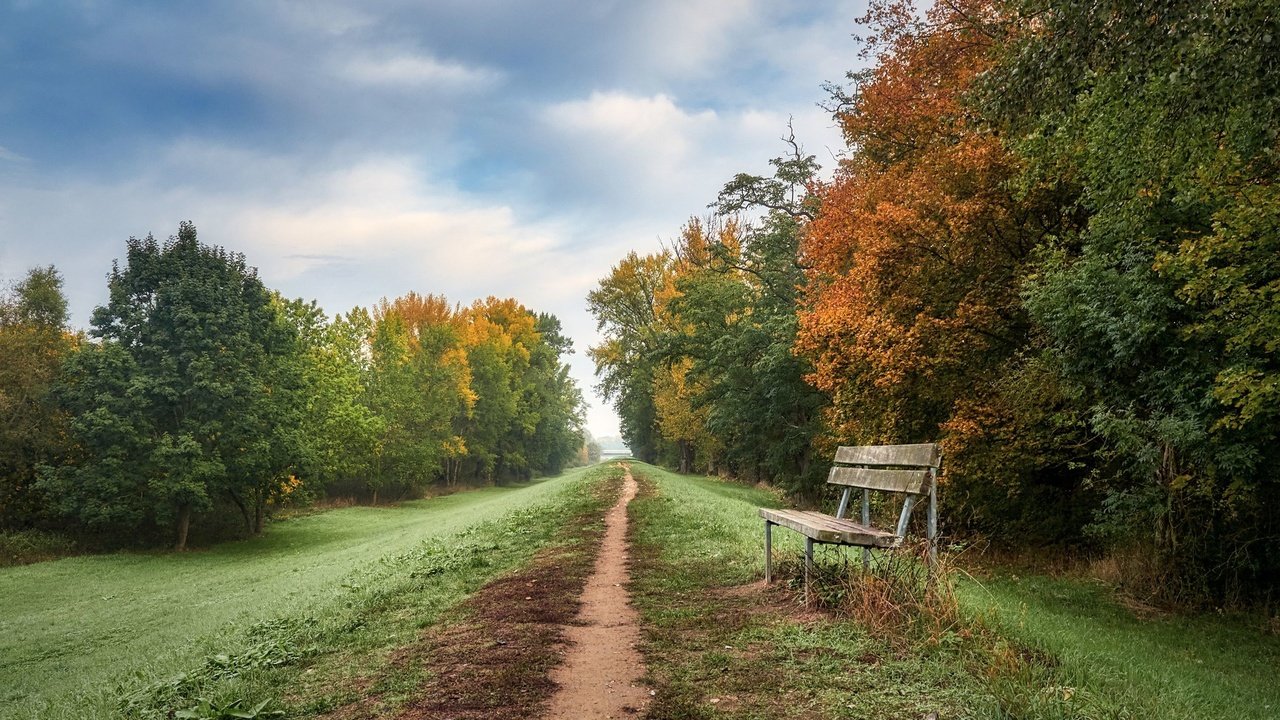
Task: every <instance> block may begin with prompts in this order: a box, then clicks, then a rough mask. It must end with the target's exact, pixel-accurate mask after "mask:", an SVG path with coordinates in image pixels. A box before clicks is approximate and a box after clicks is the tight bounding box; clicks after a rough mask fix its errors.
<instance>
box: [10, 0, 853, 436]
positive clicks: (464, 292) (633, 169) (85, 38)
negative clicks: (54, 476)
mask: <svg viewBox="0 0 1280 720" xmlns="http://www.w3.org/2000/svg"><path fill="white" fill-rule="evenodd" d="M863 5H864V1H863V0H857V1H856V2H839V1H834V0H833V1H832V2H805V3H791V2H776V1H775V2H769V1H767V0H683V1H662V0H660V1H655V2H645V1H641V0H633V1H630V2H615V1H613V0H599V1H597V2H567V1H561V0H538V1H531V2H494V1H491V0H469V1H466V2H462V1H453V0H446V1H435V2H382V1H376V0H375V1H366V2H361V3H338V2H325V1H323V0H306V1H302V2H284V1H280V0H276V1H272V0H258V1H254V2H230V1H224V2H201V3H196V2H139V1H136V0H135V1H133V2H111V1H101V2H99V1H96V0H81V1H79V2H56V1H54V0H33V1H31V2H4V0H0V68H3V82H0V281H4V282H9V281H12V280H15V279H18V278H20V277H21V276H22V275H23V274H24V273H25V271H26V269H27V268H29V267H31V266H34V265H41V264H48V263H53V264H55V265H57V266H58V268H59V269H60V270H61V271H62V273H63V275H64V277H65V279H66V284H67V294H68V297H69V299H70V302H71V310H72V323H73V324H74V325H76V326H77V327H85V326H87V325H88V321H89V315H90V312H91V310H92V308H93V307H94V306H95V305H97V304H99V303H101V302H103V301H105V299H106V282H105V278H106V274H107V272H108V271H109V270H110V267H111V262H112V260H113V259H114V258H117V257H120V256H122V255H123V250H124V243H125V240H126V239H127V238H128V237H129V236H131V235H133V236H144V235H146V234H147V233H153V234H154V235H156V236H157V237H166V236H168V235H170V234H172V233H174V232H176V229H177V226H178V222H179V221H180V220H187V219H189V220H192V221H194V222H195V223H196V226H197V228H198V229H199V231H200V235H201V238H202V239H203V240H204V241H205V242H208V243H212V244H218V245H223V246H225V247H228V248H230V249H232V250H236V251H238V252H243V253H245V255H246V256H247V257H248V260H249V262H250V264H252V265H255V266H257V267H258V268H259V271H260V274H261V276H262V278H263V280H264V281H265V282H266V283H267V285H268V286H270V287H273V288H276V289H278V290H280V291H281V292H283V293H284V294H285V295H288V296H290V297H304V298H307V299H312V298H314V299H316V300H318V301H319V302H320V304H321V305H322V306H323V307H324V308H325V309H326V310H328V311H329V312H331V313H333V312H337V311H343V310H347V309H349V308H351V307H352V306H355V305H366V306H367V305H370V304H372V303H374V302H376V301H377V300H378V299H379V298H380V297H383V296H390V297H394V296H396V295H400V294H402V293H404V292H407V291H409V290H416V291H418V292H424V293H443V294H445V295H446V296H448V297H449V298H450V299H451V300H455V301H461V302H465V303H469V302H471V301H472V300H473V299H475V298H478V297H483V296H487V295H498V296H504V297H505V296H514V297H516V298H519V299H520V300H521V301H522V302H523V303H524V304H525V305H526V306H529V307H531V308H533V309H535V310H539V311H547V312H553V313H555V314H556V315H558V316H559V317H560V318H561V320H562V321H563V323H564V325H565V328H566V330H567V332H568V334H569V335H570V336H571V337H573V338H574V340H575V345H576V347H577V350H578V352H577V354H576V355H575V356H574V358H573V359H572V365H573V370H574V375H575V377H576V378H577V379H578V382H579V384H580V385H582V386H583V388H584V390H585V391H586V392H587V396H588V400H589V401H590V402H591V403H592V405H593V407H592V408H591V410H590V411H589V415H588V425H589V427H590V429H591V430H592V432H594V433H595V434H597V435H606V434H614V433H616V431H617V421H616V418H615V417H614V416H613V413H612V412H611V411H610V410H609V408H607V407H605V406H604V403H603V402H602V401H601V400H600V399H599V398H598V397H596V396H595V394H594V392H592V386H593V384H594V378H593V377H592V367H591V364H590V362H589V361H588V360H587V359H586V357H585V350H586V348H587V346H589V345H591V344H593V343H594V342H596V340H597V337H598V336H597V334H596V331H595V324H594V321H593V319H592V318H591V317H590V315H589V314H588V313H587V311H586V308H585V296H586V293H587V292H588V291H589V290H590V289H591V288H592V287H593V286H594V285H595V283H596V282H597V281H598V280H599V279H600V278H601V277H603V276H604V275H606V274H607V273H608V272H609V269H610V267H611V266H612V265H613V264H614V263H616V262H617V261H618V260H619V259H621V257H622V256H623V255H624V254H625V253H626V252H627V251H628V250H632V249H634V250H637V251H639V252H642V253H643V252H651V251H654V250H657V249H658V248H659V247H660V243H661V242H662V241H663V240H664V239H670V238H671V237H673V236H674V235H675V234H676V233H677V232H678V230H679V228H680V226H681V224H682V223H683V222H684V221H685V220H687V219H688V217H689V216H690V215H702V214H704V213H705V212H706V210H705V208H706V205H707V203H709V202H711V201H712V200H714V199H715V195H716V192H717V191H718V190H719V188H720V187H721V186H722V185H723V184H724V182H725V181H726V180H728V179H729V178H730V177H731V176H732V175H733V174H734V173H736V172H740V171H747V172H765V171H766V169H767V160H768V159H769V158H770V157H773V156H775V155H778V154H780V152H781V151H782V150H783V146H782V144H781V142H780V141H779V137H780V136H782V135H783V134H785V132H786V124H787V122H788V118H793V122H794V125H795V128H796V133H797V135H798V137H799V139H800V140H801V141H802V142H803V143H804V144H805V146H806V149H807V150H808V151H810V152H812V153H813V154H815V155H817V156H818V158H819V160H820V161H822V162H823V164H824V165H825V166H827V167H828V168H829V167H830V166H831V165H833V162H832V157H833V154H834V153H836V152H838V151H839V148H840V146H841V142H840V139H839V134H838V133H837V132H836V130H835V129H834V128H833V127H832V122H831V120H830V118H829V117H828V116H827V113H826V112H825V111H823V110H822V109H821V108H820V107H818V103H820V102H822V101H823V99H824V97H825V94H824V92H823V90H822V87H821V86H822V83H823V82H824V81H836V82H838V81H841V80H842V79H843V77H844V74H845V72H846V71H848V70H850V69H853V68H855V67H857V66H858V65H859V62H860V61H859V58H858V47H857V43H856V41H855V40H854V39H853V37H852V35H853V34H854V33H856V32H857V29H858V28H857V26H856V23H855V19H856V18H857V17H859V16H860V15H861V14H862V13H863V11H864V7H863Z"/></svg>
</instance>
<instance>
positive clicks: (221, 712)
mask: <svg viewBox="0 0 1280 720" xmlns="http://www.w3.org/2000/svg"><path fill="white" fill-rule="evenodd" d="M243 704H244V703H243V701H241V700H233V701H232V702H230V703H228V704H225V705H218V704H216V703H214V702H213V701H211V700H207V699H205V698H201V699H200V702H199V703H198V704H196V706H195V707H192V708H188V709H186V710H178V711H177V712H175V713H174V714H173V717H174V718H175V719H176V720H265V719H266V718H278V717H284V711H283V710H267V709H266V707H267V705H269V704H271V701H270V700H263V701H262V702H260V703H258V704H257V705H255V706H253V707H252V708H249V709H245V710H242V709H241V708H240V706H241V705H243Z"/></svg>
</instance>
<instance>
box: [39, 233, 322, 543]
mask: <svg viewBox="0 0 1280 720" xmlns="http://www.w3.org/2000/svg"><path fill="white" fill-rule="evenodd" d="M126 257H127V259H126V264H125V266H124V267H123V268H122V267H120V266H119V265H116V266H115V267H114V268H113V270H112V272H111V275H110V278H109V281H108V287H109V290H110V299H109V301H108V303H107V304H106V305H105V306H102V307H99V308H97V309H96V310H95V311H94V315H93V331H92V334H93V335H94V336H96V337H98V338H99V339H100V342H99V343H98V344H96V345H94V346H93V347H92V348H87V349H86V352H84V353H82V354H81V356H80V357H79V358H77V361H76V362H75V363H73V364H72V368H71V372H70V373H69V377H68V378H67V380H66V381H65V383H66V384H65V387H64V388H63V390H62V396H63V399H64V402H65V404H66V407H67V408H68V410H70V411H71V412H72V413H73V415H74V417H75V419H74V420H73V422H72V436H73V438H74V439H75V441H76V445H77V449H78V453H77V457H74V458H73V459H72V461H71V462H69V463H68V464H65V465H62V466H61V467H58V468H57V469H55V470H52V471H51V472H49V473H48V474H47V477H46V479H45V481H44V482H43V483H42V486H43V487H45V488H46V489H47V490H48V491H49V492H50V493H51V495H52V496H53V497H56V498H57V499H58V501H59V504H60V506H61V508H62V509H63V510H64V511H65V512H67V513H68V514H70V515H72V516H73V517H76V518H78V519H79V520H81V521H82V522H85V523H86V524H89V525H114V526H115V527H116V528H117V529H127V528H130V527H133V526H136V525H141V524H142V522H143V521H144V520H149V521H151V522H154V523H157V524H159V525H161V526H167V527H171V528H173V530H174V537H175V541H174V545H175V548H176V549H178V550H181V549H184V548H185V547H186V541H187V532H188V529H189V528H190V525H191V522H192V518H193V517H194V516H195V515H197V514H198V513H201V512H207V511H212V510H215V508H216V507H217V501H218V500H219V499H220V498H223V497H225V496H227V495H229V494H237V495H240V496H242V497H243V496H245V495H248V496H250V497H252V498H254V499H255V501H257V502H262V503H265V501H266V498H268V497H270V496H271V494H272V491H271V490H270V487H272V486H273V485H274V484H275V483H277V482H278V480H279V478H280V476H281V475H282V474H285V473H286V472H287V470H286V468H288V467H289V466H291V465H292V464H293V462H294V461H295V458H293V457H291V454H292V451H293V449H294V447H295V444H294V443H293V442H292V441H291V440H290V438H289V437H288V434H289V430H288V429H287V428H288V423H289V422H290V420H291V418H292V415H291V413H290V412H289V411H288V409H287V406H288V405H289V403H290V402H292V401H293V400H295V399H296V395H292V391H293V389H294V388H296V387H297V385H298V383H297V380H296V377H295V373H294V368H293V366H292V365H291V364H289V363H286V362H284V360H285V359H287V358H289V357H291V356H293V355H294V354H295V353H296V351H297V338H296V333H294V332H293V330H292V328H290V327H289V325H288V324H287V323H285V322H283V321H282V319H281V317H280V315H279V313H278V311H277V309H276V307H275V306H274V305H273V303H272V301H271V295H270V293H269V292H268V291H267V289H266V288H265V287H264V286H263V284H262V281H261V280H259V279H258V277H257V274H256V272H255V271H254V270H253V269H251V268H249V267H248V266H247V265H246V264H245V260H244V257H243V256H242V255H239V254H236V253H232V252H228V251H227V250H224V249H222V248H219V247H214V246H207V245H204V244H202V243H200V242H199V241H198V240H197V238H196V229H195V226H194V225H192V224H191V223H189V222H184V223H182V224H181V225H180V226H179V230H178V234H177V235H176V236H174V237H171V238H170V239H169V240H168V241H167V242H165V243H163V244H162V243H160V242H158V241H156V240H155V239H154V238H152V237H151V236H148V237H147V238H145V239H143V240H138V239H134V238H130V240H129V242H128V246H127V256H126ZM273 394H274V395H277V399H275V400H274V401H273V397H272V396H273ZM281 448H284V451H283V452H282V451H281Z"/></svg>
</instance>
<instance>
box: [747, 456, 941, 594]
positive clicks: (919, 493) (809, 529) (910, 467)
mask: <svg viewBox="0 0 1280 720" xmlns="http://www.w3.org/2000/svg"><path fill="white" fill-rule="evenodd" d="M835 462H836V465H835V467H832V468H831V472H830V473H829V474H828V475H827V483H828V484H831V485H841V486H843V487H844V492H843V493H841V495H840V505H839V507H838V508H837V509H836V514H835V515H827V514H825V513H820V512H813V511H811V510H771V509H769V508H760V517H762V518H764V579H765V582H773V526H774V525H781V526H782V527H787V528H791V529H792V530H795V531H796V532H798V533H800V534H801V535H804V538H805V540H804V575H805V590H806V595H807V591H808V587H809V570H810V568H811V567H812V565H813V544H814V543H822V544H825V545H852V546H855V547H861V548H863V551H862V561H863V564H864V565H866V564H867V563H868V558H869V552H870V549H885V550H888V549H892V548H896V547H898V546H899V545H901V544H902V540H903V537H904V536H905V535H906V532H907V523H909V522H910V521H911V511H912V509H914V508H915V505H916V502H917V501H918V500H919V499H920V498H924V497H927V498H928V499H929V521H928V525H927V530H926V535H927V537H928V540H929V563H930V565H932V564H933V562H934V561H935V560H936V559H937V537H938V468H939V467H940V466H941V464H942V455H941V454H940V453H939V452H938V446H937V445H936V444H934V443H926V444H920V445H862V446H852V447H841V448H840V449H838V450H836V459H835ZM855 488H860V489H861V490H862V522H854V521H853V520H851V519H849V518H847V517H845V513H846V511H848V509H849V500H850V498H851V497H852V495H853V491H854V489H855ZM873 490H874V491H879V492H886V493H894V494H897V495H902V511H901V512H900V513H899V514H898V525H897V527H896V528H895V529H894V530H892V531H890V530H883V529H879V528H875V527H872V526H871V492H872V491H873Z"/></svg>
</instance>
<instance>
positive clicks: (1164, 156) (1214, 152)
mask: <svg viewBox="0 0 1280 720" xmlns="http://www.w3.org/2000/svg"><path fill="white" fill-rule="evenodd" d="M1005 10H1006V17H1007V22H1006V24H1005V27H1004V28H1003V29H1002V35H1003V36H1004V37H1006V38H1008V39H1007V41H1006V42H1005V43H1004V44H1003V45H1002V46H1001V48H999V51H998V53H997V57H998V59H999V62H998V64H997V66H996V67H995V68H993V69H992V71H991V72H990V73H988V74H987V75H986V76H985V77H984V78H983V81H982V86H983V92H982V93H981V94H980V100H981V106H982V109H983V112H984V114H985V115H987V117H988V118H989V119H990V120H991V122H993V123H994V124H996V125H997V126H998V127H1000V128H1001V129H1002V132H1003V134H1004V136H1005V137H1006V142H1007V144H1008V145H1009V146H1010V147H1012V148H1013V149H1015V150H1016V152H1017V153H1018V154H1019V156H1020V157H1021V158H1022V159H1023V162H1024V165H1025V168H1026V173H1025V177H1024V178H1023V180H1022V183H1023V184H1024V185H1026V186H1058V187H1065V188H1066V189H1067V190H1069V191H1070V190H1075V191H1076V192H1077V193H1078V197H1079V206H1080V208H1081V209H1082V210H1083V211H1084V212H1085V213H1086V214H1087V217H1088V221H1087V223H1086V224H1085V226H1084V227H1083V229H1082V230H1080V231H1079V232H1074V233H1065V234H1063V235H1061V236H1059V237H1057V238H1056V239H1054V241H1053V242H1051V243H1048V245H1049V247H1048V248H1046V249H1044V251H1043V252H1042V254H1041V257H1040V263H1039V269H1038V272H1037V273H1036V275H1035V276H1034V277H1033V278H1032V282H1030V283H1029V285H1028V287H1027V289H1026V303H1027V308H1028V309H1029V311H1030V313H1031V317H1032V319H1033V320H1034V321H1035V322H1036V323H1037V324H1038V325H1039V326H1040V327H1041V328H1043V329H1044V331H1045V333H1046V339H1047V347H1048V351H1049V357H1050V358H1051V360H1052V362H1054V363H1055V364H1056V367H1057V369H1058V371H1059V373H1060V375H1061V377H1062V378H1063V379H1064V381H1065V383H1066V386H1067V389H1068V391H1069V392H1070V393H1073V394H1075V395H1076V396H1077V397H1078V402H1079V404H1080V405H1081V406H1082V407H1083V408H1085V412H1086V413H1087V416H1088V417H1089V419H1090V426H1091V428H1092V429H1093V430H1094V431H1095V432H1096V433H1097V434H1098V435H1099V437H1100V438H1101V440H1102V442H1103V449H1102V458H1103V459H1104V460H1105V461H1106V462H1107V463H1108V466H1107V468H1106V470H1105V471H1104V472H1103V473H1102V474H1101V477H1102V482H1103V484H1104V486H1105V489H1106V492H1107V495H1108V501H1107V504H1106V507H1105V510H1104V512H1103V513H1102V514H1101V515H1100V518H1099V520H1100V522H1099V524H1098V528H1099V529H1100V530H1108V531H1110V532H1111V534H1112V536H1113V537H1115V538H1117V539H1120V540H1124V541H1132V540H1134V539H1144V540H1145V541H1146V542H1149V543H1151V544H1153V545H1154V546H1155V548H1156V550H1157V557H1158V558H1159V560H1160V561H1161V565H1162V568H1163V570H1164V577H1163V578H1162V579H1161V582H1160V583H1159V584H1160V586H1161V587H1162V588H1163V589H1164V590H1165V591H1166V592H1167V593H1169V594H1171V595H1173V596H1175V597H1178V598H1181V599H1188V598H1195V597H1205V596H1206V595H1210V594H1212V595H1216V596H1218V597H1221V596H1222V595H1223V594H1224V593H1227V592H1231V591H1233V590H1240V589H1246V588H1249V587H1253V588H1258V587H1269V586H1272V585H1273V583H1274V579H1275V578H1276V577H1277V574H1278V573H1280V564H1277V562H1276V560H1275V559H1276V558H1277V557H1280V545H1277V541H1276V538H1277V537H1280V532H1278V530H1280V527H1278V526H1277V525H1276V520H1275V519H1274V518H1275V514H1274V513H1272V512H1271V511H1270V510H1269V508H1270V507H1272V506H1274V504H1275V503H1276V501H1277V500H1280V488H1278V486H1277V483H1276V482H1275V479H1274V473H1273V472H1271V468H1274V467H1275V463H1276V461H1277V459H1280V455H1277V449H1276V444H1275V437H1276V434H1277V430H1278V429H1280V428H1278V427H1277V414H1276V412H1275V410H1274V407H1273V406H1272V405H1273V404H1272V403H1271V402H1270V401H1271V400H1272V399H1273V398H1274V397H1275V387H1276V380H1277V372H1278V370H1280V366H1278V365H1277V364H1276V361H1275V356H1276V355H1275V352H1274V350H1275V348H1276V338H1277V333H1276V331H1275V328H1276V327H1280V321H1277V317H1280V308H1278V307H1277V303H1276V297H1277V294H1276V289H1275V288H1276V284H1277V281H1278V280H1277V278H1280V266H1278V265H1277V263H1276V257H1277V255H1276V243H1275V228H1276V227H1277V224H1278V223H1277V218H1278V217H1280V197H1278V196H1277V194H1276V192H1275V190H1274V188H1275V186H1276V179H1277V168H1278V167H1280V164H1278V163H1280V156H1278V155H1277V132H1278V130H1277V128H1280V66H1278V63H1280V60H1278V59H1277V58H1280V54H1278V53H1277V52H1276V42H1277V38H1280V15H1277V13H1276V12H1275V8H1274V6H1273V4H1271V3H1267V2H1256V1H1254V0H1232V1H1230V2H1225V3H1213V4H1208V5H1206V4H1204V3H1196V2H1190V1H1183V0H1178V1H1175V2H1137V3H1129V4H1124V3H1119V4H1117V3H1111V4H1088V3H1083V4H1079V3H1076V4H1073V3H1053V2H1044V1H1043V0H1028V1H1020V2H1010V3H1008V4H1007V6H1006V8H1005Z"/></svg>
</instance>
